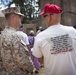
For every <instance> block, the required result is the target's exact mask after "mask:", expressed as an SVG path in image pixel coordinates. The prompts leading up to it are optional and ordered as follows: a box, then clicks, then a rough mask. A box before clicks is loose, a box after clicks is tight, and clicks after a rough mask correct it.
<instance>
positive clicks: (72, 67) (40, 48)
mask: <svg viewBox="0 0 76 75" xmlns="http://www.w3.org/2000/svg"><path fill="white" fill-rule="evenodd" d="M33 55H34V56H36V57H37V58H40V57H42V56H43V57H44V67H45V75H76V30H75V29H74V28H73V27H68V26H63V25H60V24H58V25H53V26H50V27H49V28H47V29H46V30H44V31H43V32H41V33H39V34H38V35H37V36H36V39H35V43H34V47H33Z"/></svg>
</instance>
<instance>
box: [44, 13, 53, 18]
mask: <svg viewBox="0 0 76 75" xmlns="http://www.w3.org/2000/svg"><path fill="white" fill-rule="evenodd" d="M48 15H53V14H46V15H43V17H44V18H45V17H47V16H48Z"/></svg>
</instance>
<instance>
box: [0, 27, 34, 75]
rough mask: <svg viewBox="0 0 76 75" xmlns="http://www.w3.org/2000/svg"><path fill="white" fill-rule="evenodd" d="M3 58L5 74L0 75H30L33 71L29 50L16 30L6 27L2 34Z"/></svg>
mask: <svg viewBox="0 0 76 75" xmlns="http://www.w3.org/2000/svg"><path fill="white" fill-rule="evenodd" d="M0 43H1V46H0V47H1V58H2V63H3V68H4V73H5V74H1V71H0V75H28V73H29V72H32V71H33V65H32V62H31V61H30V59H29V55H28V54H27V53H28V51H27V48H26V46H25V44H24V42H23V41H22V37H21V36H19V35H18V34H17V32H16V30H15V29H14V28H11V27H6V28H5V29H4V30H3V31H2V33H1V41H0Z"/></svg>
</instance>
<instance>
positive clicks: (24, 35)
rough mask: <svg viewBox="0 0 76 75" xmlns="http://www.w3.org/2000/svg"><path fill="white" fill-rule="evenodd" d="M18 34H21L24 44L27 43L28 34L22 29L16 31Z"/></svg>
mask: <svg viewBox="0 0 76 75" xmlns="http://www.w3.org/2000/svg"><path fill="white" fill-rule="evenodd" d="M17 33H18V35H21V36H22V37H23V41H24V42H25V43H26V45H29V41H28V36H27V34H26V33H24V32H23V31H17Z"/></svg>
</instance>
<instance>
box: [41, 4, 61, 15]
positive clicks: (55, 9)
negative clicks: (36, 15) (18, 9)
mask: <svg viewBox="0 0 76 75" xmlns="http://www.w3.org/2000/svg"><path fill="white" fill-rule="evenodd" d="M45 13H50V14H60V13H62V9H61V8H60V7H59V6H57V5H55V4H46V5H45V6H44V11H43V12H41V13H40V15H44V14H45Z"/></svg>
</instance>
